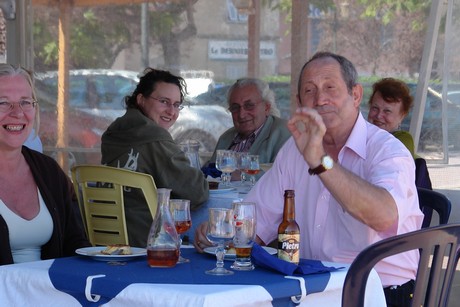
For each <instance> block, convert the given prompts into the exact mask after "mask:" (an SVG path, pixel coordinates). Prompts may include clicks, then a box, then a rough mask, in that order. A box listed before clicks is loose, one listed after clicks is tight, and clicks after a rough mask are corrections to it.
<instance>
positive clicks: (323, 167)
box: [308, 155, 334, 175]
mask: <svg viewBox="0 0 460 307" xmlns="http://www.w3.org/2000/svg"><path fill="white" fill-rule="evenodd" d="M333 166H334V160H333V159H332V158H331V157H330V156H328V155H324V156H323V157H322V158H321V164H320V165H319V166H317V167H315V168H309V169H308V173H309V174H310V175H319V174H321V173H324V172H325V171H327V170H329V169H331V168H332V167H333Z"/></svg>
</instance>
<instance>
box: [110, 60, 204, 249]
mask: <svg viewBox="0 0 460 307" xmlns="http://www.w3.org/2000/svg"><path fill="white" fill-rule="evenodd" d="M185 95H186V84H185V81H184V79H182V78H181V77H178V76H175V75H173V74H171V73H170V72H168V71H163V70H157V69H152V68H147V69H146V70H145V71H144V74H143V76H142V77H141V78H140V81H139V84H138V85H137V87H136V89H135V90H134V92H133V93H132V94H131V95H130V96H127V97H126V98H125V104H126V109H127V110H126V113H125V114H124V115H123V116H122V117H120V118H118V119H116V120H115V121H114V122H113V123H112V124H111V125H110V126H109V128H108V129H107V131H105V132H104V134H103V135H102V145H101V150H102V164H105V165H108V166H114V167H121V168H126V169H129V170H133V171H137V172H142V173H147V174H150V175H152V177H153V179H154V180H155V184H156V186H157V187H161V188H169V189H172V192H171V198H181V199H189V200H190V203H191V207H192V208H197V207H198V206H199V205H201V204H202V203H203V202H205V201H206V200H207V199H208V196H209V191H208V183H207V181H206V179H205V177H204V175H203V174H202V172H201V171H200V170H199V169H196V168H194V167H192V166H190V161H189V160H188V158H187V157H186V155H185V153H184V152H183V151H182V150H181V149H180V147H179V146H178V144H176V142H174V140H173V138H172V137H171V134H170V133H169V132H168V129H169V128H170V127H171V126H172V125H173V124H174V123H175V122H176V120H177V118H178V117H179V112H180V110H181V109H182V108H183V105H182V103H183V100H184V96H185ZM125 200H126V202H125V203H126V207H125V213H126V220H127V226H128V236H129V242H130V244H131V245H133V246H139V247H145V246H146V241H147V236H148V232H149V229H150V225H151V224H152V218H151V216H150V211H149V209H148V207H147V205H146V203H145V200H144V196H143V195H142V193H140V192H139V191H137V190H131V191H125Z"/></svg>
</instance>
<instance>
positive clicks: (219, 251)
mask: <svg viewBox="0 0 460 307" xmlns="http://www.w3.org/2000/svg"><path fill="white" fill-rule="evenodd" d="M234 233H235V229H234V227H233V209H228V208H209V219H208V230H207V233H206V237H207V238H208V240H209V241H210V242H212V243H213V244H215V245H217V248H216V258H217V261H216V267H215V268H214V269H212V270H208V271H206V274H210V275H230V274H233V272H232V271H229V270H227V269H226V268H224V257H225V248H224V243H225V240H230V239H232V238H233V235H234Z"/></svg>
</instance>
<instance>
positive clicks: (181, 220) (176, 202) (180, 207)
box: [169, 199, 192, 263]
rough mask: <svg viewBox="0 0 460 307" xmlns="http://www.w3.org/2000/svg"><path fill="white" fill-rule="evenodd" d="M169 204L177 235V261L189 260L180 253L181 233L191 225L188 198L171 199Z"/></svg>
mask: <svg viewBox="0 0 460 307" xmlns="http://www.w3.org/2000/svg"><path fill="white" fill-rule="evenodd" d="M169 203H170V205H171V211H172V216H173V220H174V226H175V228H176V231H177V234H178V235H179V241H180V242H179V243H180V244H179V260H178V261H177V263H186V262H190V259H186V258H184V257H182V256H181V254H180V246H181V245H182V234H184V233H185V232H187V230H189V229H190V227H192V217H191V215H190V200H188V199H171V200H170V201H169Z"/></svg>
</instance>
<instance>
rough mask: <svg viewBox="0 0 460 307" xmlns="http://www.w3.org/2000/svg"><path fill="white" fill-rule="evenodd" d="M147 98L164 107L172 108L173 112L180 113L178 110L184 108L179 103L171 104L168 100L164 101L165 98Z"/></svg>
mask: <svg viewBox="0 0 460 307" xmlns="http://www.w3.org/2000/svg"><path fill="white" fill-rule="evenodd" d="M147 98H151V99H153V100H155V101H158V102H159V103H161V105H163V106H164V107H172V108H173V109H174V110H178V111H180V110H182V109H183V108H184V106H183V105H182V104H181V103H179V102H175V103H171V102H170V101H169V100H168V99H165V98H156V97H152V96H149V97H147Z"/></svg>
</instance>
